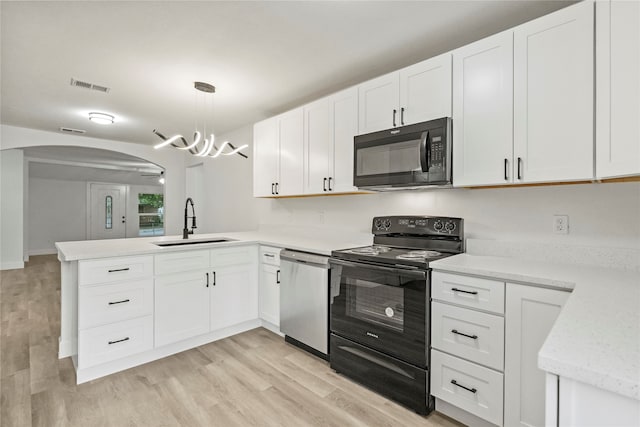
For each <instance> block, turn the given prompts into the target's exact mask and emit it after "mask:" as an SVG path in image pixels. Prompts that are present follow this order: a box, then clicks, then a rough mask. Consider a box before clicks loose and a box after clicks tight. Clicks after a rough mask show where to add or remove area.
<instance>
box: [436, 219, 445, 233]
mask: <svg viewBox="0 0 640 427" xmlns="http://www.w3.org/2000/svg"><path fill="white" fill-rule="evenodd" d="M443 228H444V224H442V221H440V220H437V221H436V222H434V223H433V229H434V230H436V231H442V229H443Z"/></svg>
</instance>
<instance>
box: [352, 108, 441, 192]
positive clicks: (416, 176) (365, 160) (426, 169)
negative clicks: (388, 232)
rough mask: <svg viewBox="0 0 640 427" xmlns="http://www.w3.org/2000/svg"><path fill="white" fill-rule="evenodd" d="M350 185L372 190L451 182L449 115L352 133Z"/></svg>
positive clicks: (439, 184)
mask: <svg viewBox="0 0 640 427" xmlns="http://www.w3.org/2000/svg"><path fill="white" fill-rule="evenodd" d="M353 185H355V186H356V187H358V188H361V189H365V190H376V191H384V190H402V189H408V188H417V187H424V186H451V119H450V118H448V117H444V118H441V119H436V120H430V121H427V122H422V123H416V124H412V125H407V126H402V127H397V128H393V129H387V130H383V131H379V132H373V133H368V134H366V135H358V136H356V137H355V138H354V150H353Z"/></svg>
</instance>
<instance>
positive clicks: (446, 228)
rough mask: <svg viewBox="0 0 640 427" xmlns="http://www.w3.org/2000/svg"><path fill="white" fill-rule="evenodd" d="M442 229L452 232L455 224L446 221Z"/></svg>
mask: <svg viewBox="0 0 640 427" xmlns="http://www.w3.org/2000/svg"><path fill="white" fill-rule="evenodd" d="M444 229H445V230H447V231H448V232H452V231H453V230H455V229H456V224H455V223H454V222H447V223H446V224H445V225H444Z"/></svg>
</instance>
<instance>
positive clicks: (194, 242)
mask: <svg viewBox="0 0 640 427" xmlns="http://www.w3.org/2000/svg"><path fill="white" fill-rule="evenodd" d="M235 240H236V239H228V238H226V237H219V238H216V239H192V240H188V239H186V240H171V241H167V242H152V243H153V244H154V245H156V246H162V247H166V246H184V245H204V244H206V243H224V242H233V241H235Z"/></svg>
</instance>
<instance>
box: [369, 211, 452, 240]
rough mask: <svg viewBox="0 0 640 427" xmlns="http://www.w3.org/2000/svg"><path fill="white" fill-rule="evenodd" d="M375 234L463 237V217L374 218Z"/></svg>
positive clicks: (373, 229)
mask: <svg viewBox="0 0 640 427" xmlns="http://www.w3.org/2000/svg"><path fill="white" fill-rule="evenodd" d="M372 232H373V234H377V235H380V234H412V235H445V236H458V237H461V236H462V233H463V220H462V218H451V217H432V216H387V217H383V216H381V217H375V218H374V219H373V227H372Z"/></svg>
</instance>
